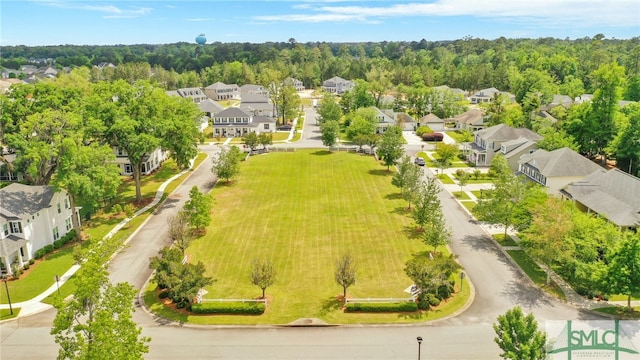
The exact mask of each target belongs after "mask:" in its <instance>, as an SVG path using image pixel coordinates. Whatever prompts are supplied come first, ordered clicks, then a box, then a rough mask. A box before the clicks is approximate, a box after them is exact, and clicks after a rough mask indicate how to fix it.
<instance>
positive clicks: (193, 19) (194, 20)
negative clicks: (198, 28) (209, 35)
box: [186, 18, 213, 22]
mask: <svg viewBox="0 0 640 360" xmlns="http://www.w3.org/2000/svg"><path fill="white" fill-rule="evenodd" d="M186 20H187V21H189V22H199V21H211V20H213V19H211V18H191V19H186Z"/></svg>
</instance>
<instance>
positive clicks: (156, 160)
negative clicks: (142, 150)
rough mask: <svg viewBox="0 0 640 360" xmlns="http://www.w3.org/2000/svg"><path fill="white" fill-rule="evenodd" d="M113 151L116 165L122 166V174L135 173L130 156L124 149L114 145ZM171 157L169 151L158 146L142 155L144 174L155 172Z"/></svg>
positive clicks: (142, 172)
mask: <svg viewBox="0 0 640 360" xmlns="http://www.w3.org/2000/svg"><path fill="white" fill-rule="evenodd" d="M113 153H114V154H116V161H115V163H116V165H118V167H119V168H120V175H133V166H132V165H131V162H130V161H129V156H128V155H127V152H126V151H125V150H124V149H120V148H118V147H115V146H114V147H113ZM168 158H169V152H167V151H165V150H162V149H161V148H157V149H155V150H153V151H152V152H150V153H148V154H145V155H144V156H143V157H142V170H141V174H142V175H149V174H151V173H152V172H154V171H155V170H156V169H157V168H159V167H160V165H161V164H162V163H163V162H164V161H165V160H167V159H168Z"/></svg>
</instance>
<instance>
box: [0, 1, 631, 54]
mask: <svg viewBox="0 0 640 360" xmlns="http://www.w3.org/2000/svg"><path fill="white" fill-rule="evenodd" d="M199 34H205V36H206V38H207V42H208V43H212V42H218V41H219V42H250V43H263V42H269V41H273V42H287V41H289V39H291V38H293V39H295V40H296V41H297V42H300V43H305V42H309V41H312V42H315V41H326V42H367V41H372V42H379V41H420V40H421V39H425V40H427V41H437V40H456V39H462V38H464V37H473V38H481V39H489V40H493V39H496V38H499V37H501V36H504V37H506V38H541V37H553V38H559V39H565V38H569V39H576V38H584V37H593V36H595V35H597V34H603V35H604V36H605V38H607V39H612V38H616V39H629V38H632V37H638V36H640V1H639V0H605V1H599V0H428V1H417V0H413V1H411V0H369V1H363V0H351V1H343V0H262V1H249V0H235V1H229V0H221V1H214V0H200V1H183V0H165V1H145V0H143V1H130V0H111V1H95V0H93V1H81V0H2V1H0V45H2V46H8V45H27V46H38V45H66V44H68V45H117V44H123V45H130V44H169V43H176V42H193V43H195V37H196V36H198V35H199ZM0 50H1V49H0Z"/></svg>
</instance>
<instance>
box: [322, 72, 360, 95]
mask: <svg viewBox="0 0 640 360" xmlns="http://www.w3.org/2000/svg"><path fill="white" fill-rule="evenodd" d="M354 86H355V83H354V82H353V81H349V80H345V79H343V78H341V77H339V76H334V77H332V78H331V79H329V80H325V81H324V82H323V83H322V90H324V91H326V92H328V93H332V94H342V93H343V92H345V91H349V90H351V89H353V87H354Z"/></svg>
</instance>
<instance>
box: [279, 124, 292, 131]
mask: <svg viewBox="0 0 640 360" xmlns="http://www.w3.org/2000/svg"><path fill="white" fill-rule="evenodd" d="M278 131H291V125H280V126H278Z"/></svg>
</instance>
